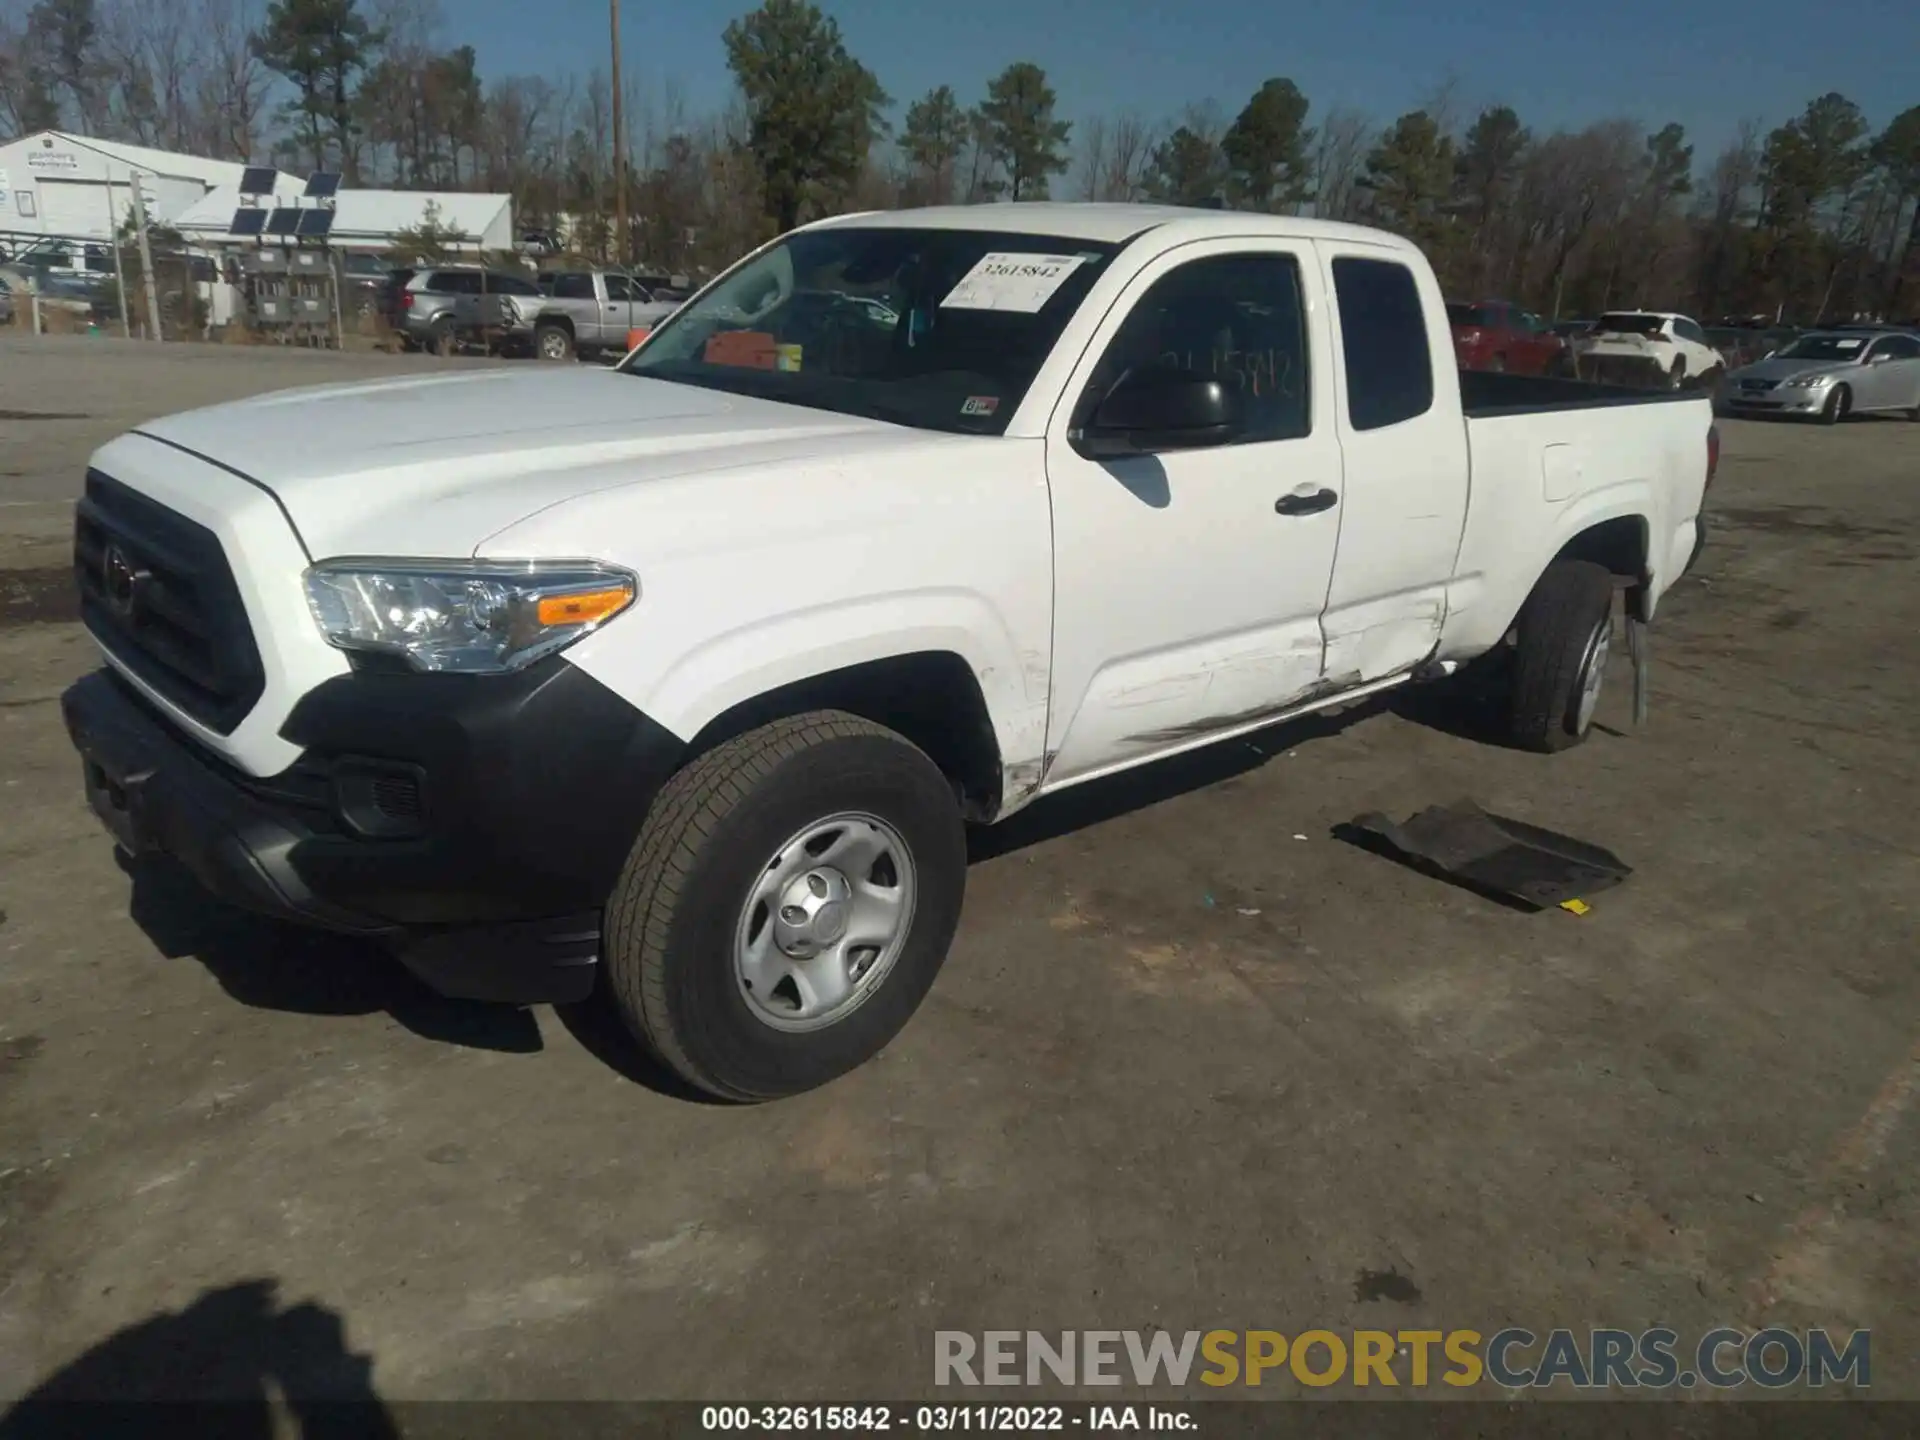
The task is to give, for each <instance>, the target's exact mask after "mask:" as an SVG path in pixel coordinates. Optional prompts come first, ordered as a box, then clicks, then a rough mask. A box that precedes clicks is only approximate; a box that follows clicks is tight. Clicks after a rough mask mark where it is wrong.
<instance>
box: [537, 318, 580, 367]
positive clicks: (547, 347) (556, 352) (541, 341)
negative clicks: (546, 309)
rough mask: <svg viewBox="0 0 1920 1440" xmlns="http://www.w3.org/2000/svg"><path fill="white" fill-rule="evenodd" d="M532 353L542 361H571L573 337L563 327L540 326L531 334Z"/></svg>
mask: <svg viewBox="0 0 1920 1440" xmlns="http://www.w3.org/2000/svg"><path fill="white" fill-rule="evenodd" d="M533 353H534V354H536V355H538V356H539V357H540V358H541V359H542V360H571V359H573V336H571V335H569V334H568V333H567V330H566V327H565V326H564V325H542V326H541V327H540V328H539V329H538V330H535V331H534V332H533Z"/></svg>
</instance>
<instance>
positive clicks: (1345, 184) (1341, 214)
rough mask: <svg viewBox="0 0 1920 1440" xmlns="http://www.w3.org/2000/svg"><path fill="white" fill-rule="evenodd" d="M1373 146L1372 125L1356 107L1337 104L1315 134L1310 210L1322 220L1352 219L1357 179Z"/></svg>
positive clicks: (1355, 205) (1355, 206)
mask: <svg viewBox="0 0 1920 1440" xmlns="http://www.w3.org/2000/svg"><path fill="white" fill-rule="evenodd" d="M1372 145H1373V125H1372V123H1371V122H1369V121H1368V119H1367V117H1366V116H1364V115H1362V114H1361V113H1360V112H1359V111H1357V110H1350V109H1347V108H1346V107H1344V106H1338V105H1336V106H1335V107H1334V108H1333V109H1331V110H1329V111H1328V112H1327V114H1326V118H1325V119H1323V120H1322V121H1321V122H1320V129H1319V132H1318V133H1317V134H1316V135H1315V136H1314V146H1313V156H1312V161H1311V164H1312V171H1313V196H1314V199H1313V213H1314V214H1315V215H1318V216H1319V217H1320V218H1321V219H1323V220H1351V219H1353V218H1354V216H1355V214H1356V213H1357V212H1358V205H1357V202H1356V196H1357V195H1358V193H1359V190H1358V186H1357V184H1356V182H1357V181H1358V180H1359V178H1360V172H1361V170H1362V168H1363V167H1364V166H1365V164H1366V159H1367V151H1368V150H1369V149H1370V148H1372Z"/></svg>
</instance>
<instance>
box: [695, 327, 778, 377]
mask: <svg viewBox="0 0 1920 1440" xmlns="http://www.w3.org/2000/svg"><path fill="white" fill-rule="evenodd" d="M700 358H701V359H702V360H704V361H706V363H707V364H709V365H738V366H741V367H743V368H745V369H749V370H772V369H774V368H775V367H776V365H777V364H778V363H779V358H780V351H779V348H778V347H777V346H776V345H775V344H774V340H773V336H771V335H769V334H768V333H767V332H766V331H764V330H727V331H723V332H722V333H720V334H718V335H715V336H714V337H713V338H712V339H710V340H708V341H707V346H706V349H704V350H703V351H701V352H700Z"/></svg>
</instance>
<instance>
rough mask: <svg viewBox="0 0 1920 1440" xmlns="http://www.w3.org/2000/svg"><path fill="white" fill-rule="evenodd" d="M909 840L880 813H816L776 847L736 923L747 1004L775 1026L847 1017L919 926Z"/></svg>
mask: <svg viewBox="0 0 1920 1440" xmlns="http://www.w3.org/2000/svg"><path fill="white" fill-rule="evenodd" d="M914 895H915V875H914V866H913V855H912V852H911V851H909V850H908V849H907V842H906V841H905V840H903V839H901V837H900V832H899V831H897V830H895V829H894V828H893V827H892V826H891V825H889V824H887V823H886V822H885V821H884V820H880V819H876V818H875V817H874V816H872V815H863V814H845V815H834V816H831V817H829V818H828V819H825V820H820V821H816V822H815V823H814V824H812V825H809V826H807V828H806V829H804V830H802V831H800V832H799V833H798V834H796V835H794V836H793V837H792V838H790V839H789V840H788V841H787V842H786V844H784V845H782V846H781V847H780V849H779V850H778V851H776V852H775V854H774V856H773V858H772V859H771V860H770V861H768V862H767V866H766V868H765V869H764V870H762V871H761V872H760V876H759V878H758V879H757V880H755V881H754V884H753V889H752V891H751V892H750V893H749V894H748V896H747V901H746V904H745V905H743V906H742V907H741V911H740V920H739V923H738V924H737V925H736V926H735V927H734V941H733V970H734V978H735V979H736V980H737V981H738V982H739V985H740V993H741V995H742V996H743V997H744V998H745V1000H746V1002H747V1006H748V1008H749V1009H751V1010H752V1011H753V1013H754V1015H755V1016H756V1017H757V1018H759V1019H760V1020H761V1021H763V1022H765V1023H766V1024H768V1025H771V1026H773V1027H774V1028H775V1029H776V1030H817V1029H820V1028H821V1027H822V1026H826V1025H831V1024H833V1023H834V1022H835V1021H836V1020H841V1019H844V1018H845V1017H846V1016H847V1015H848V1014H849V1013H851V1012H852V1011H853V1009H854V1008H855V1007H856V1006H858V1005H859V1004H860V1003H861V1002H862V1001H864V1000H865V999H866V998H867V997H868V996H869V995H871V994H872V993H873V992H874V991H875V990H877V989H878V988H879V987H880V983H881V981H883V980H884V979H885V978H886V975H887V972H888V971H889V970H891V969H892V968H893V964H894V961H895V960H897V959H898V958H899V956H900V949H901V947H902V945H904V944H905V943H906V938H907V932H908V931H909V930H911V929H912V927H913V905H914Z"/></svg>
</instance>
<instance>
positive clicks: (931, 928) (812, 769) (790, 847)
mask: <svg viewBox="0 0 1920 1440" xmlns="http://www.w3.org/2000/svg"><path fill="white" fill-rule="evenodd" d="M841 817H857V818H856V819H855V820H853V821H852V822H851V824H850V826H849V827H846V828H852V829H855V830H857V829H859V828H860V826H861V824H862V823H863V822H867V821H877V822H879V823H878V825H868V826H867V828H868V829H870V830H872V831H874V832H876V833H880V832H887V833H888V835H889V838H890V840H891V841H892V842H896V843H897V848H898V850H899V851H900V852H902V853H903V855H904V861H903V863H901V864H900V865H899V866H898V867H897V868H894V869H893V870H892V874H893V881H892V883H893V885H894V887H896V893H895V894H894V897H893V898H894V901H895V903H896V904H897V905H898V906H899V912H898V913H899V914H900V916H901V918H900V919H899V922H898V923H899V927H900V928H899V930H898V931H897V932H891V933H893V938H892V939H890V940H888V941H886V942H885V943H884V945H882V946H879V947H876V953H875V954H874V955H873V956H871V957H863V959H862V960H855V961H853V962H852V966H853V967H854V968H852V969H851V971H850V972H849V971H840V972H835V973H836V974H840V975H844V974H846V973H851V974H852V975H853V979H852V981H851V982H850V995H851V998H849V999H847V1000H844V1001H841V1002H839V1003H838V1008H834V1007H832V1006H829V1007H828V1010H827V1013H825V1014H824V1016H823V1017H822V1018H818V1019H813V1020H804V1021H801V1022H799V1023H794V1022H785V1023H783V1022H781V1021H780V1020H778V1019H769V1018H766V1017H767V1016H768V1015H769V1014H771V1013H773V1011H774V1009H775V1007H774V1006H773V1004H772V1003H771V1002H772V1000H773V998H774V996H775V995H777V994H778V993H779V986H778V985H775V986H768V985H766V984H764V983H763V984H762V985H761V986H760V987H758V988H757V989H756V987H755V986H754V984H753V983H752V980H751V979H750V978H748V977H750V976H751V975H752V974H755V973H762V974H764V973H767V972H762V971H755V970H753V969H751V968H750V967H749V966H748V965H747V964H745V963H743V961H742V959H741V956H742V954H743V953H748V952H752V951H753V949H754V947H753V946H751V945H747V944H746V942H745V939H744V937H746V936H748V935H749V934H753V935H756V936H759V938H760V939H761V940H763V941H764V940H768V939H776V940H777V939H780V935H779V934H778V933H776V934H773V935H771V936H769V935H768V934H766V933H765V928H764V927H773V926H774V924H775V921H776V920H779V921H781V922H782V923H786V922H787V921H788V918H789V916H790V915H796V914H799V913H800V909H799V907H796V906H794V905H792V904H790V903H789V902H788V901H786V900H782V901H779V902H778V903H777V905H776V908H775V909H774V911H773V913H772V914H767V913H765V912H766V910H767V903H766V902H765V901H764V900H756V896H757V894H758V891H759V889H761V888H764V882H765V881H766V877H767V876H768V875H769V874H773V873H776V872H777V871H778V870H779V869H780V867H782V865H783V864H784V863H785V862H786V860H787V859H788V858H789V857H791V856H793V855H795V854H796V853H797V852H796V851H795V848H794V847H795V843H796V839H797V838H798V837H802V836H808V835H810V834H812V833H813V832H814V831H817V830H819V829H820V828H821V827H823V826H825V827H828V828H829V829H831V827H832V826H833V825H835V824H836V823H838V822H839V821H840V819H841ZM804 848H805V850H806V851H807V852H808V854H813V853H816V852H814V850H813V844H812V841H811V840H808V841H807V842H806V843H805V846H804ZM817 853H818V854H819V856H820V857H821V858H820V860H819V862H818V863H819V864H820V865H821V866H822V867H830V865H831V864H832V863H833V862H832V857H833V856H834V855H836V854H837V853H838V847H837V845H835V844H826V845H825V846H823V848H822V849H820V850H819V851H818V852H817ZM769 857H771V858H772V862H773V863H772V864H769ZM814 863H815V861H814V860H812V859H810V858H806V857H805V856H803V857H802V858H801V860H800V864H801V865H802V867H803V868H804V867H806V866H810V865H813V864H814ZM884 863H885V862H883V864H884ZM796 873H798V872H796ZM820 873H823V871H808V872H807V873H805V874H800V875H799V878H798V879H797V880H796V881H795V883H796V884H798V883H802V882H805V883H808V884H810V883H811V882H812V876H813V875H816V874H820ZM875 874H880V875H881V879H880V882H879V884H878V886H877V887H876V886H875V884H874V883H873V882H874V876H875ZM831 875H832V876H834V877H838V879H837V880H836V881H835V883H836V885H838V886H839V890H840V893H841V894H843V895H844V894H846V893H847V889H846V885H845V884H842V883H840V882H843V881H844V882H849V883H851V885H852V886H853V887H854V889H855V890H856V891H861V892H867V893H871V892H872V891H873V890H875V889H876V888H878V889H879V890H881V891H884V890H885V886H886V877H885V874H884V873H882V872H870V873H868V874H867V875H866V876H865V877H864V879H863V877H861V876H860V874H859V869H858V866H857V865H855V866H853V867H851V868H844V870H842V869H833V870H831ZM966 878H967V849H966V834H965V827H964V826H963V825H962V823H961V819H960V808H959V804H958V802H957V801H956V799H955V797H954V792H953V787H952V786H951V785H950V784H949V783H948V781H947V779H946V777H945V776H944V775H942V774H941V772H940V770H939V768H938V767H937V766H936V765H935V764H934V763H933V761H931V760H930V759H928V758H927V756H926V755H925V754H924V753H923V752H922V751H921V750H919V749H918V748H917V747H916V746H914V745H913V744H911V743H910V742H909V741H907V740H906V739H905V738H904V737H902V736H900V735H897V734H895V733H894V732H893V731H891V730H887V729H884V728H883V727H881V726H879V725H875V724H872V723H871V722H869V721H866V720H862V719H860V718H858V717H856V716H853V715H848V714H845V713H843V712H840V711H832V710H822V711H814V712H812V713H810V714H806V715H799V716H795V717H792V718H790V719H785V720H776V721H774V722H773V723H771V724H769V725H763V726H761V727H760V728H759V729H756V730H750V731H748V732H747V733H746V734H744V735H740V736H737V737H736V738H734V739H732V740H729V741H727V742H726V743H724V744H722V745H720V746H718V747H716V748H715V749H713V750H711V751H709V752H707V753H706V754H704V755H702V756H700V757H699V758H698V759H696V760H695V761H694V762H693V763H692V764H691V765H689V766H687V768H686V769H684V770H682V771H681V772H680V773H679V774H678V775H676V776H675V777H674V778H673V779H672V780H671V781H669V782H668V783H667V785H666V787H665V788H664V789H662V790H661V792H660V794H659V796H658V797H657V798H656V799H655V801H654V803H653V807H652V809H651V811H650V812H649V814H648V816H647V820H646V823H645V825H644V826H643V828H642V829H641V832H640V837H639V839H638V840H637V841H636V842H635V844H634V848H633V853H632V855H631V856H630V857H629V858H628V861H627V864H626V868H625V869H624V870H623V871H622V873H621V876H620V879H619V880H618V882H617V883H616V884H615V886H614V891H613V895H612V897H611V898H610V899H609V901H608V904H607V910H606V955H605V959H604V962H603V968H604V973H605V978H606V981H607V986H608V990H609V992H610V993H611V996H612V998H613V1001H614V1003H615V1005H616V1007H617V1009H618V1011H619V1014H620V1016H621V1018H622V1019H623V1020H624V1021H625V1023H626V1025H627V1027H628V1029H629V1030H631V1031H632V1032H633V1034H634V1035H635V1036H636V1037H637V1038H638V1039H639V1040H640V1041H641V1042H642V1043H643V1044H644V1045H646V1046H647V1048H648V1049H649V1050H651V1051H652V1052H653V1053H654V1054H655V1055H656V1056H657V1057H658V1058H659V1059H660V1060H661V1061H662V1062H663V1063H664V1064H665V1065H667V1066H668V1067H669V1068H670V1069H672V1070H673V1071H674V1072H675V1073H676V1074H678V1075H679V1076H681V1077H682V1078H683V1079H685V1080H686V1081H688V1082H689V1083H690V1084H692V1085H695V1086H697V1087H699V1088H700V1089H702V1090H705V1091H708V1092H709V1093H711V1094H714V1095H717V1096H720V1097H722V1098H724V1099H729V1100H735V1101H757V1100H770V1099H775V1098H777V1097H780V1096H785V1095H794V1094H798V1093H800V1092H801V1091H804V1090H811V1089H814V1088H815V1087H817V1086H820V1085H824V1084H826V1083H827V1082H828V1081H830V1080H833V1079H836V1078H837V1077H839V1076H841V1075H844V1074H845V1073H846V1072H848V1071H849V1070H852V1069H854V1068H856V1067H857V1066H859V1065H861V1064H864V1063H865V1062H866V1061H867V1060H869V1059H871V1058H872V1057H873V1056H874V1055H876V1054H878V1053H879V1052H880V1050H882V1049H883V1048H884V1047H885V1046H886V1045H887V1044H888V1042H890V1041H891V1040H892V1039H893V1038H894V1036H896V1035H897V1034H899V1032H900V1030H901V1029H902V1028H903V1027H904V1026H905V1025H906V1023H907V1021H908V1019H910V1018H911V1017H912V1015H913V1013H914V1011H915V1010H916V1009H918V1008H919V1005H920V1002H921V1001H922V1000H923V999H924V998H925V997H926V994H927V991H928V989H929V988H930V987H931V986H932V984H933V981H934V977H935V976H936V975H937V974H938V973H939V971H940V966H941V964H942V963H943V962H944V961H945V959H946V955H947V948H948V946H949V945H950V944H951V943H952V940H953V934H954V930H955V927H956V926H957V925H958V923H959V919H960V906H961V901H962V899H963V897H964V895H965V891H966ZM828 893H829V892H828V890H826V889H825V888H817V889H815V890H814V891H813V894H814V895H816V896H827V895H828ZM798 898H799V899H801V900H803V901H804V900H805V899H806V896H805V895H804V894H803V895H800V896H799V897H798ZM857 903H858V901H857V898H856V899H852V900H849V901H848V906H849V907H852V906H854V905H856V904H857ZM821 913H823V914H824V911H822V912H821ZM840 913H841V914H842V915H844V916H851V915H852V914H853V913H854V912H853V910H852V908H848V909H846V910H844V911H843V912H840ZM756 918H757V919H758V922H759V923H758V924H756ZM808 923H812V922H811V921H809V922H808ZM839 923H840V929H839V930H838V931H835V932H834V933H832V934H828V933H826V932H825V930H824V929H823V931H822V937H823V940H824V944H823V946H822V948H820V950H819V951H818V953H815V954H813V955H812V956H811V957H810V958H806V957H799V958H795V956H794V952H793V951H791V950H784V949H783V950H782V952H781V953H779V954H773V953H772V952H770V951H767V950H766V949H764V947H763V948H762V949H761V951H760V952H759V953H761V954H763V955H769V954H770V955H771V958H772V961H773V962H775V963H777V964H778V965H780V966H783V967H784V968H785V969H786V970H787V971H789V972H792V973H799V974H820V973H825V972H815V971H807V970H804V969H801V968H800V967H806V966H817V965H823V964H826V963H828V962H829V961H830V960H831V961H833V962H834V963H838V960H837V958H836V955H833V954H829V949H833V950H835V951H836V952H837V951H839V950H844V952H845V953H846V954H847V955H849V956H851V955H853V954H854V950H853V948H852V939H851V936H852V926H853V924H854V923H855V922H854V921H853V920H852V919H847V918H842V919H841V920H840V922H839ZM823 925H824V922H823ZM785 933H787V934H789V935H791V932H785ZM835 941H838V942H839V944H838V946H836V945H835V943H834V942H835ZM796 943H804V942H796ZM781 944H782V946H784V945H785V944H786V941H785V940H781ZM743 945H744V946H745V951H743V949H742V947H743ZM861 948H862V949H864V948H865V947H861ZM783 955H784V956H785V957H786V958H782V957H783ZM862 963H864V964H865V965H866V966H868V967H869V968H870V969H871V970H872V971H874V972H875V973H874V975H873V976H872V979H871V982H870V984H869V983H868V982H867V981H865V980H864V979H863V976H864V974H865V972H864V971H863V970H861V969H859V968H858V967H859V966H860V965H861V964H862ZM779 983H780V985H785V984H789V983H791V982H790V981H784V980H783V981H781V982H779ZM863 985H865V986H866V988H864V989H862V988H861V987H862V986H863ZM808 986H809V990H810V991H811V990H813V989H814V988H815V986H814V982H812V981H809V982H808ZM820 993H826V992H825V990H824V989H822V990H821V991H820ZM794 999H795V1001H796V1003H798V1002H800V1001H801V1000H802V997H801V996H800V995H799V993H798V992H797V991H796V992H795V996H794ZM783 1003H784V1002H783ZM802 1026H810V1027H811V1028H802Z"/></svg>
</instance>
